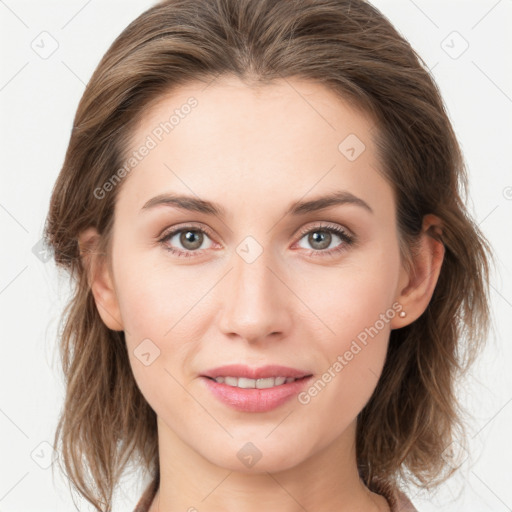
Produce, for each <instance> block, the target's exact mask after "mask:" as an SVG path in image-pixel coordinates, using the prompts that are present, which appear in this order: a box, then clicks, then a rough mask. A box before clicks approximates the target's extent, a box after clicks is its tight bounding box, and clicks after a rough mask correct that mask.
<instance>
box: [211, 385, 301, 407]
mask: <svg viewBox="0 0 512 512" xmlns="http://www.w3.org/2000/svg"><path fill="white" fill-rule="evenodd" d="M201 379H202V380H203V381H204V382H205V384H206V386H207V387H208V389H209V390H210V391H211V392H212V393H213V394H214V395H215V396H216V397H217V398H218V399H219V400H220V401H221V402H223V403H225V404H226V405H229V406H230V407H232V408H234V409H237V410H238V411H243V412H266V411H271V410H272V409H275V408H276V407H279V406H280V405H282V404H284V403H285V402H287V401H288V400H290V399H291V398H292V397H293V396H294V395H297V394H298V393H300V391H301V390H302V389H303V388H304V386H305V385H306V384H307V383H308V382H309V380H310V379H311V376H310V377H305V378H303V379H300V380H295V381H293V382H288V383H287V384H281V385H280V386H274V387H272V388H267V389H256V388H249V389H243V388H237V387H235V386H228V385H227V384H220V383H218V382H215V381H214V380H212V379H210V378H208V377H201Z"/></svg>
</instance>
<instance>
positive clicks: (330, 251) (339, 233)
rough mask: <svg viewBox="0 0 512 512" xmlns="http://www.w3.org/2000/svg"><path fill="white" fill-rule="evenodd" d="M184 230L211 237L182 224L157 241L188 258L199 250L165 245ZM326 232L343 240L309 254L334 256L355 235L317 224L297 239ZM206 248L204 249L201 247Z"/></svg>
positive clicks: (176, 254) (202, 230) (348, 243)
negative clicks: (331, 247) (334, 245)
mask: <svg viewBox="0 0 512 512" xmlns="http://www.w3.org/2000/svg"><path fill="white" fill-rule="evenodd" d="M185 231H194V232H200V233H203V234H205V235H208V236H209V237H210V238H213V237H212V233H211V232H210V230H208V229H206V228H204V227H196V226H191V225H188V226H182V227H179V228H177V229H174V230H173V231H170V232H168V233H166V234H165V235H164V236H163V237H162V238H160V239H159V240H158V242H159V243H161V244H162V245H163V246H164V249H165V250H167V251H169V252H170V253H172V254H173V255H175V256H177V257H179V258H182V257H183V258H189V257H191V256H194V255H195V254H197V253H200V252H201V250H195V251H182V250H181V249H174V248H173V247H169V245H167V241H168V240H170V239H171V238H172V237H173V236H174V235H176V234H177V233H181V232H185ZM317 231H320V232H328V233H334V234H335V235H337V236H339V238H340V239H341V240H342V241H343V243H342V244H340V245H338V246H336V247H334V248H333V249H328V250H326V249H320V250H315V249H310V250H309V252H308V255H309V256H315V257H316V256H336V255H338V254H339V253H341V252H343V251H346V250H347V249H348V246H350V245H353V244H354V243H355V241H356V239H355V237H354V236H352V235H349V234H348V233H347V232H346V231H345V230H344V229H342V228H340V227H338V226H330V225H325V224H322V225H319V226H314V227H312V228H307V229H302V230H301V232H300V237H299V240H298V241H300V240H302V238H304V236H306V235H308V234H309V233H314V232H317ZM203 250H206V249H203Z"/></svg>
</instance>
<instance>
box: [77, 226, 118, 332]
mask: <svg viewBox="0 0 512 512" xmlns="http://www.w3.org/2000/svg"><path fill="white" fill-rule="evenodd" d="M100 240H101V235H99V234H98V232H97V230H96V229H95V228H92V227H91V228H88V229H86V230H85V231H83V232H82V233H80V235H79V237H78V246H79V248H80V257H81V259H82V264H83V267H84V269H85V271H86V272H87V280H88V282H89V286H90V288H91V291H92V294H93V296H94V300H95V302H96V308H97V309H98V313H99V314H100V317H101V319H102V320H103V323H104V324H105V325H106V326H107V327H108V328H109V329H111V330H113V331H122V330H124V327H123V323H122V319H121V314H120V309H119V303H118V300H117V295H116V291H115V287H114V281H113V278H112V275H111V272H110V269H109V268H108V264H107V258H106V255H105V254H102V253H100V252H99V249H98V247H99V242H100Z"/></svg>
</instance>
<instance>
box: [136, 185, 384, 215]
mask: <svg viewBox="0 0 512 512" xmlns="http://www.w3.org/2000/svg"><path fill="white" fill-rule="evenodd" d="M343 204H353V205H356V206H360V207H362V208H364V209H365V210H367V211H368V212H370V213H372V214H373V213H374V212H373V209H372V208H371V207H370V205H369V204H368V203H366V202H365V201H364V200H363V199H361V198H360V197H357V196H355V195H354V194H352V193H351V192H348V191H347V190H339V191H336V192H333V193H332V194H328V195H326V196H322V197H318V198H316V199H312V200H309V201H300V200H299V201H295V202H294V203H292V204H291V206H290V207H289V208H288V210H287V211H286V212H285V214H284V216H286V215H293V216H299V215H305V214H306V213H311V212H315V211H318V210H323V209H325V208H330V207H332V206H338V205H343ZM160 205H166V206H171V207H175V208H179V209H181V210H187V211H191V212H198V213H205V214H207V215H216V216H219V217H223V216H225V213H226V210H225V209H224V207H222V206H221V205H220V204H218V203H215V202H212V201H206V200H204V199H199V198H197V197H193V196H187V195H177V194H160V195H158V196H156V197H153V198H152V199H150V200H149V201H147V202H146V203H145V204H144V206H143V207H142V208H141V211H145V210H148V209H151V208H154V207H156V206H160Z"/></svg>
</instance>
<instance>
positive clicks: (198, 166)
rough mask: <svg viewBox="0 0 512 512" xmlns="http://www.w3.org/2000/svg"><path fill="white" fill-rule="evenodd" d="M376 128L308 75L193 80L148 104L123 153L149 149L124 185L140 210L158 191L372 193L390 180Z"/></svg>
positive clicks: (273, 194)
mask: <svg viewBox="0 0 512 512" xmlns="http://www.w3.org/2000/svg"><path fill="white" fill-rule="evenodd" d="M376 130H377V127H376V125H375V123H374V122H373V120H372V119H371V117H370V116H368V115H365V114H364V113H363V112H362V111H361V110H359V109H357V108H356V107H355V105H353V104H351V102H350V101H349V100H348V99H343V98H340V97H339V96H338V95H337V94H336V93H334V92H332V91H330V90H329V89H327V88H325V87H324V86H322V85H321V84H317V83H314V82H309V81H305V80H297V79H282V80H278V81H275V82H273V83H271V84H266V85H263V86H262V85H259V86H257V87H252V86H248V85H246V84H244V83H243V82H241V81H240V80H238V79H236V78H228V77H220V78H217V79H215V80H214V81H213V82H212V83H210V84H204V83H200V82H195V83H190V84H187V85H183V86H180V87H179V88H176V89H174V90H173V91H172V92H169V93H168V94H166V95H165V96H162V97H160V98H158V99H157V100H155V101H153V102H152V104H151V106H150V108H147V109H146V110H145V112H144V115H143V116H142V117H141V119H140V120H139V123H138V125H137V126H136V128H135V130H134V131H133V134H132V138H131V142H130V151H137V150H138V149H139V148H141V147H142V146H144V145H146V146H149V145H150V146H151V149H150V150H149V151H145V153H146V155H145V156H144V158H143V159H141V160H140V162H137V164H136V166H135V167H134V168H133V171H132V172H130V175H129V176H128V178H129V179H128V180H127V181H128V182H132V183H131V185H130V184H129V183H127V185H129V186H128V188H129V189H130V190H131V192H130V193H132V194H135V195H136V196H137V197H138V203H140V207H141V206H142V201H144V202H145V200H147V199H148V196H149V195H150V194H153V195H156V193H162V192H166V191H167V190H163V189H164V188H169V189H172V190H176V189H179V191H180V192H184V193H188V194H190V193H191V192H192V193H193V194H195V195H198V196H200V197H205V196H210V197H211V196H215V200H218V199H219V198H224V199H229V198H230V197H233V196H237V195H243V196H245V197H246V198H247V199H250V198H251V197H253V198H255V199H256V198H257V197H259V198H260V199H265V200H266V201H269V200H271V199H272V198H275V199H276V200H277V199H279V198H280V197H281V196H282V197H283V198H284V197H285V196H286V197H287V196H288V195H290V194H293V195H294V196H296V198H299V197H301V196H304V195H305V194H307V193H308V191H309V190H311V191H312V193H320V192H321V191H325V190H329V189H330V190H332V189H334V188H336V189H339V188H348V189H352V190H351V191H352V192H354V193H357V191H356V190H355V189H359V192H360V193H361V192H363V191H362V189H364V188H365V187H366V189H368V190H367V191H366V194H370V195H374V196H376V197H375V199H376V200H378V195H379V193H382V187H386V186H387V183H386V182H385V181H384V180H383V178H382V177H381V176H380V175H379V172H378V170H379V167H380V164H379V161H378V159H377V157H376V154H375V147H374V143H373V136H374V135H375V132H376ZM149 141H150V144H148V142H149ZM270 194H271V195H270ZM262 195H264V196H265V197H264V198H263V197H261V196H262ZM205 198H206V197H205ZM382 199H384V197H383V198H382ZM287 202H289V201H287Z"/></svg>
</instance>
